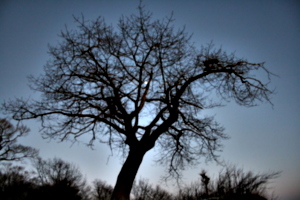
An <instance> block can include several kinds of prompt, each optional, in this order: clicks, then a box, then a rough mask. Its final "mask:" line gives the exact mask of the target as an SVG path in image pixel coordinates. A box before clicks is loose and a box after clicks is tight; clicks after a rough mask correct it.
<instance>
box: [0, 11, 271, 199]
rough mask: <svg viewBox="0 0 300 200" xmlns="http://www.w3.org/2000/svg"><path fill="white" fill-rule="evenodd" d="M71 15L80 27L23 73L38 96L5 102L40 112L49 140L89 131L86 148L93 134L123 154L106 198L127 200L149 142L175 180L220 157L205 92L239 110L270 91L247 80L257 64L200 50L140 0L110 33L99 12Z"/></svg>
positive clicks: (16, 110)
mask: <svg viewBox="0 0 300 200" xmlns="http://www.w3.org/2000/svg"><path fill="white" fill-rule="evenodd" d="M75 20H76V22H77V24H78V30H68V29H66V30H65V31H62V33H61V35H60V36H61V39H62V40H61V42H60V43H59V44H58V45H57V46H51V47H49V53H50V56H51V59H50V60H49V62H48V63H47V64H46V66H45V73H44V74H43V75H41V76H39V77H37V78H35V77H30V82H31V88H32V89H33V90H35V91H39V92H41V93H42V97H41V99H40V100H37V101H31V100H24V99H17V100H15V101H8V102H6V103H4V104H3V105H2V108H3V109H4V110H5V111H6V112H9V113H12V114H13V118H14V119H16V120H25V119H33V118H39V119H40V120H41V124H42V127H43V130H44V134H45V135H46V136H49V137H51V138H53V137H56V138H59V139H61V140H65V139H67V138H69V137H74V138H75V139H77V138H78V137H80V136H81V135H83V134H91V142H90V145H92V143H93V141H94V140H96V139H100V141H101V142H105V143H107V144H108V145H109V146H110V147H111V149H120V150H122V151H123V152H125V153H126V154H127V158H126V160H125V163H124V165H123V167H122V169H121V171H120V173H119V175H118V178H117V182H116V185H115V187H114V191H113V194H112V198H111V199H118V200H120V199H129V196H130V191H131V188H132V184H133V182H134V179H135V176H136V173H137V171H138V169H139V166H140V164H141V162H142V160H143V157H144V155H145V153H146V152H147V151H149V150H150V149H152V148H153V147H154V146H156V147H158V148H160V149H161V150H160V151H159V152H160V158H158V159H157V161H158V162H160V163H162V164H166V163H168V164H167V166H168V171H169V173H170V176H172V177H175V176H179V175H180V174H179V172H178V170H180V169H184V167H185V166H186V165H190V164H191V165H193V164H197V163H198V162H197V161H198V160H199V158H202V157H207V158H213V159H215V158H217V155H216V151H217V150H219V148H220V145H221V144H220V141H221V140H222V139H224V138H226V135H225V134H224V133H223V128H222V127H221V126H220V125H219V124H218V123H217V122H215V121H214V120H213V117H201V116H200V111H202V110H203V109H206V108H212V107H216V106H219V105H220V104H219V103H215V102H212V101H211V98H209V96H208V95H209V94H210V93H211V91H215V92H216V93H217V94H218V95H219V97H220V98H221V99H223V100H230V99H234V100H235V101H236V102H237V103H238V104H239V105H242V106H249V107H250V106H254V105H256V103H257V101H268V102H270V100H269V95H270V94H271V93H272V91H271V90H269V89H268V85H267V83H263V82H262V81H260V80H258V79H257V78H255V76H254V72H255V71H262V72H265V73H266V75H267V76H268V78H269V75H270V72H269V71H268V70H267V69H266V68H265V67H264V63H251V62H248V61H247V60H245V59H239V58H236V57H235V55H234V54H227V53H226V52H224V51H223V50H222V49H214V47H213V45H212V44H209V45H208V46H206V47H202V48H201V49H200V50H198V49H197V48H196V47H195V46H194V45H193V43H192V42H191V36H190V35H189V34H187V33H186V32H185V30H184V28H182V29H175V28H174V26H173V21H174V20H173V18H172V16H171V17H166V18H164V19H163V20H153V19H152V14H151V13H150V12H147V11H145V10H144V8H143V7H142V6H139V14H138V15H131V16H129V17H121V18H120V20H119V23H118V25H117V29H114V28H113V26H111V25H107V24H106V23H105V21H104V19H103V18H101V17H99V18H97V19H96V20H94V21H86V20H85V19H84V17H83V16H82V17H81V18H75Z"/></svg>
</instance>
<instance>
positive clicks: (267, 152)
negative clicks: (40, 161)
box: [0, 0, 300, 197]
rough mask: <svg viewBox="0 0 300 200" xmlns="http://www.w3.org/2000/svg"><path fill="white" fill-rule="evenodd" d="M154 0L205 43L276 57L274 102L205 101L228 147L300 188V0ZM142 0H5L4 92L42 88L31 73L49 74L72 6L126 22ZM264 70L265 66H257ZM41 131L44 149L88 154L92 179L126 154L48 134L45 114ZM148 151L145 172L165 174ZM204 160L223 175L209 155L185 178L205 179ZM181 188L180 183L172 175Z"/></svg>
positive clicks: (0, 53)
mask: <svg viewBox="0 0 300 200" xmlns="http://www.w3.org/2000/svg"><path fill="white" fill-rule="evenodd" d="M143 2H144V4H145V5H146V9H148V10H150V11H152V12H153V16H154V18H158V19H161V18H162V17H165V16H168V15H170V14H171V12H172V11H173V12H174V18H175V19H176V21H175V25H176V26H177V27H182V26H183V25H185V26H186V30H187V32H189V33H193V38H192V41H193V42H195V45H196V46H198V47H199V48H200V47H201V45H205V44H207V43H209V42H210V41H213V42H214V43H215V44H216V46H222V47H223V49H224V50H227V51H228V52H235V53H236V55H237V56H238V57H242V58H246V59H247V60H248V61H250V62H266V65H265V66H266V67H267V68H268V69H269V70H270V71H272V72H273V73H275V74H277V75H279V78H278V77H273V79H272V83H271V85H270V86H271V87H272V88H276V91H277V93H276V94H275V95H274V96H272V102H273V103H274V107H272V106H271V105H269V104H266V103H262V104H260V105H259V106H257V107H254V108H243V107H240V106H238V105H236V104H235V103H234V102H230V103H228V104H227V106H225V107H222V108H217V109H214V110H208V111H205V113H204V114H213V115H214V114H215V115H216V120H217V121H218V122H219V123H221V124H222V125H223V126H224V127H225V128H226V133H227V134H228V135H229V136H230V137H231V139H229V140H226V141H224V142H223V144H224V148H223V152H221V153H220V156H221V158H222V159H223V160H225V161H226V162H229V163H233V164H237V165H238V166H240V167H243V168H244V169H245V170H253V171H255V172H268V171H282V174H281V176H280V177H279V178H278V179H276V182H275V183H274V184H273V185H274V189H275V190H276V193H277V194H279V195H280V196H282V197H287V196H292V195H298V197H300V153H299V152H300V145H299V142H300V103H299V100H300V89H299V88H300V87H299V86H300V83H299V78H300V75H299V74H300V66H299V61H298V59H299V53H300V37H299V36H300V3H299V1H255V0H254V1H200V0H199V1H196V0H189V1H179V0H175V1H171V0H162V1H158V0H157V1H155V0H154V1H150V0H144V1H143ZM138 3H139V1H138V0H132V1H129V0H128V1H121V0H113V1H108V0H107V1H105V0H98V1H96V0H93V1H76V0H74V1H66V0H65V1H14V0H12V1H5V0H4V1H1V2H0V69H1V73H0V102H1V103H2V102H3V101H4V100H8V99H10V98H11V99H13V98H14V97H24V98H29V97H31V98H37V97H38V95H39V94H38V93H34V92H32V91H31V90H30V89H29V87H28V86H27V84H28V81H27V78H26V76H28V75H30V74H33V75H39V74H40V73H42V72H43V66H44V64H45V63H46V61H47V60H48V59H49V56H48V54H47V45H48V44H52V45H55V44H57V42H58V41H59V38H58V36H57V35H58V34H59V33H60V31H61V30H63V29H64V27H65V25H67V26H68V28H70V29H72V28H75V24H74V20H73V18H72V15H75V16H80V15H81V14H83V15H84V16H85V18H86V19H95V18H96V17H98V16H99V15H101V16H104V18H105V19H106V21H107V22H108V23H111V24H113V25H116V23H117V20H118V18H119V17H120V16H121V15H125V16H126V15H130V14H132V13H137V10H136V7H137V6H138ZM257 76H258V77H260V74H257ZM25 124H27V125H28V126H29V127H30V128H31V130H32V131H31V134H30V135H29V136H28V137H26V138H24V139H22V141H21V142H22V143H23V144H26V145H30V146H33V147H36V148H38V149H40V155H41V156H42V157H44V158H52V157H54V156H57V157H60V158H62V159H65V160H67V161H71V162H74V163H76V164H78V165H79V166H80V168H81V170H82V172H83V173H84V174H85V175H86V176H87V179H88V180H93V179H95V178H100V179H102V180H105V181H107V182H108V183H110V184H111V185H114V183H115V180H116V177H117V175H118V173H119V170H120V168H121V164H122V158H121V159H120V157H118V156H117V155H116V154H114V155H113V156H110V155H111V152H110V150H109V148H108V147H107V146H105V145H103V144H96V145H95V150H91V149H89V148H87V147H86V146H84V145H82V144H74V145H72V143H70V142H61V143H58V141H54V140H52V141H49V140H44V139H42V137H41V134H40V133H39V123H38V121H27V122H25ZM156 153H159V150H156V151H150V152H148V154H147V155H146V157H145V159H144V161H143V163H142V166H141V168H140V170H139V173H138V175H137V177H138V178H139V177H143V178H147V179H150V182H151V183H153V184H161V183H160V182H159V180H160V176H161V175H163V174H164V170H165V168H163V167H161V166H157V165H155V163H154V162H153V161H152V157H153V156H154V155H155V154H156ZM201 169H206V170H208V171H209V174H211V176H216V175H217V172H218V170H219V169H220V167H219V166H217V165H216V164H214V163H205V162H204V161H203V162H202V164H201V165H199V166H197V167H196V168H187V170H186V171H185V172H184V173H183V174H184V177H183V178H184V181H186V182H187V183H188V182H190V181H195V180H197V179H198V173H199V172H200V171H201ZM162 186H163V187H165V188H169V189H172V188H173V185H172V183H168V185H162Z"/></svg>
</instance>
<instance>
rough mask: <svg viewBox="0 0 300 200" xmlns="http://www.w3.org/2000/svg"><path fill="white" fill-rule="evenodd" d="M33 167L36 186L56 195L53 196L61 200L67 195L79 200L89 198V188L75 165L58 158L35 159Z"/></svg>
mask: <svg viewBox="0 0 300 200" xmlns="http://www.w3.org/2000/svg"><path fill="white" fill-rule="evenodd" d="M33 165H34V167H35V170H36V174H37V182H36V184H39V185H40V186H41V188H43V187H44V188H45V189H46V190H49V189H50V191H52V192H53V193H54V192H55V193H56V194H53V195H56V196H60V198H62V199H66V198H68V195H73V196H76V198H80V199H88V198H89V194H88V193H89V189H90V188H89V187H88V186H87V183H86V181H85V179H84V177H83V175H82V173H81V172H80V170H79V168H78V167H77V166H76V165H75V164H72V163H69V162H66V161H63V160H62V159H59V158H54V159H49V160H43V159H41V158H37V159H36V160H35V162H34V164H33ZM53 189H54V190H53ZM41 190H42V189H41ZM44 193H45V192H44ZM69 198H71V197H69Z"/></svg>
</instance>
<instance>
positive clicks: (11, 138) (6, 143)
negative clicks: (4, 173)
mask: <svg viewBox="0 0 300 200" xmlns="http://www.w3.org/2000/svg"><path fill="white" fill-rule="evenodd" d="M28 132H29V128H27V127H26V126H24V125H19V124H18V125H17V126H16V127H14V126H13V125H12V124H11V123H10V122H9V121H7V120H6V119H0V162H1V161H20V160H22V159H24V158H34V157H36V156H37V155H38V151H37V150H36V149H34V148H32V147H29V146H24V145H21V144H17V140H18V139H19V138H20V137H23V136H26V135H27V133H28Z"/></svg>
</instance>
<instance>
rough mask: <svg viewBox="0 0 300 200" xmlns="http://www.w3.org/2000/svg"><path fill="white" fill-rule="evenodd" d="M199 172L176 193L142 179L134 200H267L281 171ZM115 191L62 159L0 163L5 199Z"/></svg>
mask: <svg viewBox="0 0 300 200" xmlns="http://www.w3.org/2000/svg"><path fill="white" fill-rule="evenodd" d="M199 175H200V176H199V180H198V181H196V182H194V183H191V184H190V185H189V186H185V187H183V188H181V189H179V190H178V191H177V192H176V193H173V194H171V193H170V192H168V191H166V190H164V189H162V188H161V187H160V186H153V185H152V184H150V183H149V181H148V180H146V179H140V180H138V181H135V183H134V185H133V189H132V192H131V196H132V199H134V200H202V199H211V200H212V199H215V200H216V199H220V200H221V199H222V200H233V199H234V200H238V199H243V200H247V199H249V200H250V199H251V200H252V199H255V200H265V199H267V197H266V195H265V190H266V186H267V185H268V183H269V181H270V180H272V179H274V178H276V177H277V176H278V175H279V173H277V172H276V173H268V174H254V173H253V172H251V171H249V172H244V171H243V170H242V169H238V168H237V167H236V166H229V167H226V168H224V170H222V171H221V172H220V173H219V175H218V177H217V178H216V179H214V180H212V179H211V178H210V177H209V176H208V174H207V172H206V171H204V170H203V171H202V172H201V173H200V174H199ZM112 191H113V187H112V186H111V185H109V184H107V183H106V182H105V181H103V180H100V179H96V180H94V181H93V182H92V184H88V183H87V181H86V180H85V178H84V176H83V174H82V173H81V171H80V169H79V168H78V167H77V166H76V165H75V164H73V163H69V162H66V161H63V160H62V159H60V158H53V159H48V160H43V159H42V158H36V159H33V160H32V165H31V166H26V167H24V166H20V165H13V164H12V163H11V162H6V163H1V165H0V199H2V200H40V199H44V200H48V199H49V200H50V199H51V200H53V199H55V200H66V199H70V200H108V199H110V196H111V194H112Z"/></svg>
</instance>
